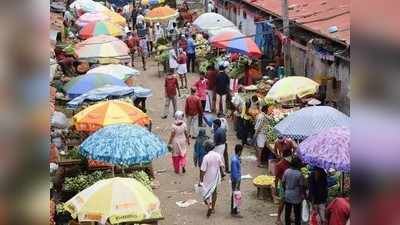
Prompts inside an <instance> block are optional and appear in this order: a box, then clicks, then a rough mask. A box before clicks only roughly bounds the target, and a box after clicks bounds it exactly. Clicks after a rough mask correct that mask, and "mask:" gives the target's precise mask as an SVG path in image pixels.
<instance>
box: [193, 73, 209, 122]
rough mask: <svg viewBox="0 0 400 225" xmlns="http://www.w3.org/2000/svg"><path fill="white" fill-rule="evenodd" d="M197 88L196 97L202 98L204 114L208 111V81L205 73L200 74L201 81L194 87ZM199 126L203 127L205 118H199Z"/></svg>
mask: <svg viewBox="0 0 400 225" xmlns="http://www.w3.org/2000/svg"><path fill="white" fill-rule="evenodd" d="M193 86H194V87H195V88H196V90H197V91H196V95H197V97H199V98H200V101H201V106H202V110H203V112H204V111H205V109H206V103H207V86H208V80H207V79H206V78H205V75H204V73H200V79H199V80H197V81H196V83H194V85H193ZM199 126H200V127H201V126H203V117H199Z"/></svg>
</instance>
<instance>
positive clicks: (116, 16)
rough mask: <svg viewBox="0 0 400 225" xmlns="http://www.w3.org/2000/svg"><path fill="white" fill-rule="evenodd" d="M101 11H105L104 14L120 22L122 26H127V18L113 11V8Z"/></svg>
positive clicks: (111, 19)
mask: <svg viewBox="0 0 400 225" xmlns="http://www.w3.org/2000/svg"><path fill="white" fill-rule="evenodd" d="M101 13H103V14H104V15H106V16H107V17H108V18H109V20H110V22H112V23H115V24H118V25H120V26H125V25H126V19H125V18H124V17H123V16H121V15H120V14H119V13H116V12H113V11H111V10H105V11H102V12H101Z"/></svg>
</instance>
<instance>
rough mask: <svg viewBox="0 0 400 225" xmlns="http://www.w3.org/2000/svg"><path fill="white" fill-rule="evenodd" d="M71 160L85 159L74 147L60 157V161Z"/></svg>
mask: <svg viewBox="0 0 400 225" xmlns="http://www.w3.org/2000/svg"><path fill="white" fill-rule="evenodd" d="M73 159H80V160H82V159H85V157H84V156H82V155H81V153H80V152H79V148H77V147H75V148H73V149H71V150H69V151H67V152H66V154H65V155H62V157H61V160H73Z"/></svg>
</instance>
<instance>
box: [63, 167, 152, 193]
mask: <svg viewBox="0 0 400 225" xmlns="http://www.w3.org/2000/svg"><path fill="white" fill-rule="evenodd" d="M112 177H113V176H112V173H111V172H109V171H95V172H93V173H91V174H80V175H78V176H76V177H67V178H65V181H64V185H63V190H64V191H68V192H73V193H78V192H80V191H82V190H84V189H85V188H88V187H90V186H92V185H93V184H94V183H96V182H97V181H99V180H103V179H108V178H112ZM127 177H130V178H134V179H136V180H137V181H139V182H140V183H142V184H143V185H144V186H145V187H146V188H148V189H149V190H152V189H151V186H150V184H151V180H150V177H149V176H148V175H147V173H146V172H144V171H135V172H133V173H130V174H127Z"/></svg>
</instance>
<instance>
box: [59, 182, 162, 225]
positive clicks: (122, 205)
mask: <svg viewBox="0 0 400 225" xmlns="http://www.w3.org/2000/svg"><path fill="white" fill-rule="evenodd" d="M64 208H65V210H66V211H68V212H69V213H71V216H72V218H75V219H76V218H77V219H78V221H79V222H83V221H96V222H99V223H101V224H105V223H106V221H107V220H108V221H109V222H110V223H111V224H117V223H125V222H141V221H143V220H149V219H155V220H157V219H162V215H161V210H160V201H159V199H158V198H157V197H156V196H155V195H154V194H153V193H152V192H151V191H150V190H148V189H147V188H146V187H145V186H144V185H143V184H142V183H140V182H139V181H137V180H135V179H133V178H122V177H114V178H110V179H104V180H100V181H98V182H96V183H94V184H93V185H92V186H90V187H88V188H86V189H85V190H83V191H81V192H79V193H78V194H77V195H75V196H74V197H72V198H71V199H70V200H68V201H67V202H66V203H65V204H64Z"/></svg>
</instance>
